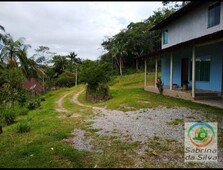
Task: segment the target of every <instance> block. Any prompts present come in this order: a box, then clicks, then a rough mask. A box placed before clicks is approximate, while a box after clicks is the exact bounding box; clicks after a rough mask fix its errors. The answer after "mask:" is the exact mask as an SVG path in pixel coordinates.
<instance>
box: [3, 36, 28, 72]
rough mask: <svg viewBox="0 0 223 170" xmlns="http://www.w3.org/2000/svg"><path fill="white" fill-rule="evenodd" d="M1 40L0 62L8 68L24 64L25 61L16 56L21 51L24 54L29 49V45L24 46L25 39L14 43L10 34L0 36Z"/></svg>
mask: <svg viewBox="0 0 223 170" xmlns="http://www.w3.org/2000/svg"><path fill="white" fill-rule="evenodd" d="M1 40H2V42H3V47H2V50H1V54H0V56H1V61H2V62H5V63H7V65H8V67H9V68H12V67H18V66H19V65H21V64H25V63H24V62H25V59H24V58H21V57H20V56H19V55H18V54H19V53H20V51H21V50H23V51H25V52H26V51H27V49H28V48H30V47H31V46H30V45H29V44H24V40H25V38H23V37H22V38H19V39H18V40H16V41H14V40H13V38H12V36H11V35H10V34H5V35H2V36H1Z"/></svg>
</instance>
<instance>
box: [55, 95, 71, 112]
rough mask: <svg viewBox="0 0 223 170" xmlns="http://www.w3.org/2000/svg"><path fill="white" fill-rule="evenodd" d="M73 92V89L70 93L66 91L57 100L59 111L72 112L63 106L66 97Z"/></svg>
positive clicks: (57, 109)
mask: <svg viewBox="0 0 223 170" xmlns="http://www.w3.org/2000/svg"><path fill="white" fill-rule="evenodd" d="M71 93H73V91H71V92H69V93H65V94H64V95H63V96H62V97H61V98H60V99H59V100H57V108H56V111H57V112H65V113H69V112H70V111H69V110H67V109H65V108H64V107H63V100H64V98H65V97H67V96H68V95H69V94H71Z"/></svg>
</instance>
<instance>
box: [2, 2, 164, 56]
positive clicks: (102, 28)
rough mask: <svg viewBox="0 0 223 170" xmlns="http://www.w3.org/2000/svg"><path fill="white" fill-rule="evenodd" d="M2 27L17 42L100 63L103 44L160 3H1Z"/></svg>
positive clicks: (146, 15) (145, 15)
mask: <svg viewBox="0 0 223 170" xmlns="http://www.w3.org/2000/svg"><path fill="white" fill-rule="evenodd" d="M0 6H1V10H0V25H2V26H4V27H5V29H6V31H7V32H9V33H10V34H11V35H12V36H13V37H14V38H15V39H17V38H19V37H25V38H26V43H28V44H30V45H31V46H32V49H30V52H29V54H30V55H31V54H33V52H34V49H36V48H38V47H39V46H41V45H44V46H48V47H49V48H50V51H52V52H56V53H57V54H61V55H65V54H68V53H69V52H72V51H75V52H76V53H77V54H78V57H80V58H83V59H86V58H88V59H92V60H94V59H97V58H98V57H99V56H100V55H101V54H102V47H101V43H102V41H103V40H104V37H105V36H112V35H115V34H116V33H118V32H119V31H120V30H121V29H123V28H126V26H127V25H128V24H129V23H130V22H139V21H143V20H145V19H147V18H148V17H149V16H151V15H152V14H153V11H155V10H157V9H158V8H159V7H162V3H161V1H160V2H137V1H136V2H0Z"/></svg>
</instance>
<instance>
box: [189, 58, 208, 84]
mask: <svg viewBox="0 0 223 170" xmlns="http://www.w3.org/2000/svg"><path fill="white" fill-rule="evenodd" d="M210 63H211V58H210V57H208V56H207V57H199V58H196V62H195V80H196V81H210ZM190 66H191V67H190V68H191V69H190V80H192V61H191V64H190Z"/></svg>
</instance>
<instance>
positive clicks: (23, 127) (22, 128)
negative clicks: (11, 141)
mask: <svg viewBox="0 0 223 170" xmlns="http://www.w3.org/2000/svg"><path fill="white" fill-rule="evenodd" d="M30 129H31V128H30V125H29V124H28V122H27V121H22V122H20V123H18V124H17V126H16V132H17V133H25V132H29V131H30Z"/></svg>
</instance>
